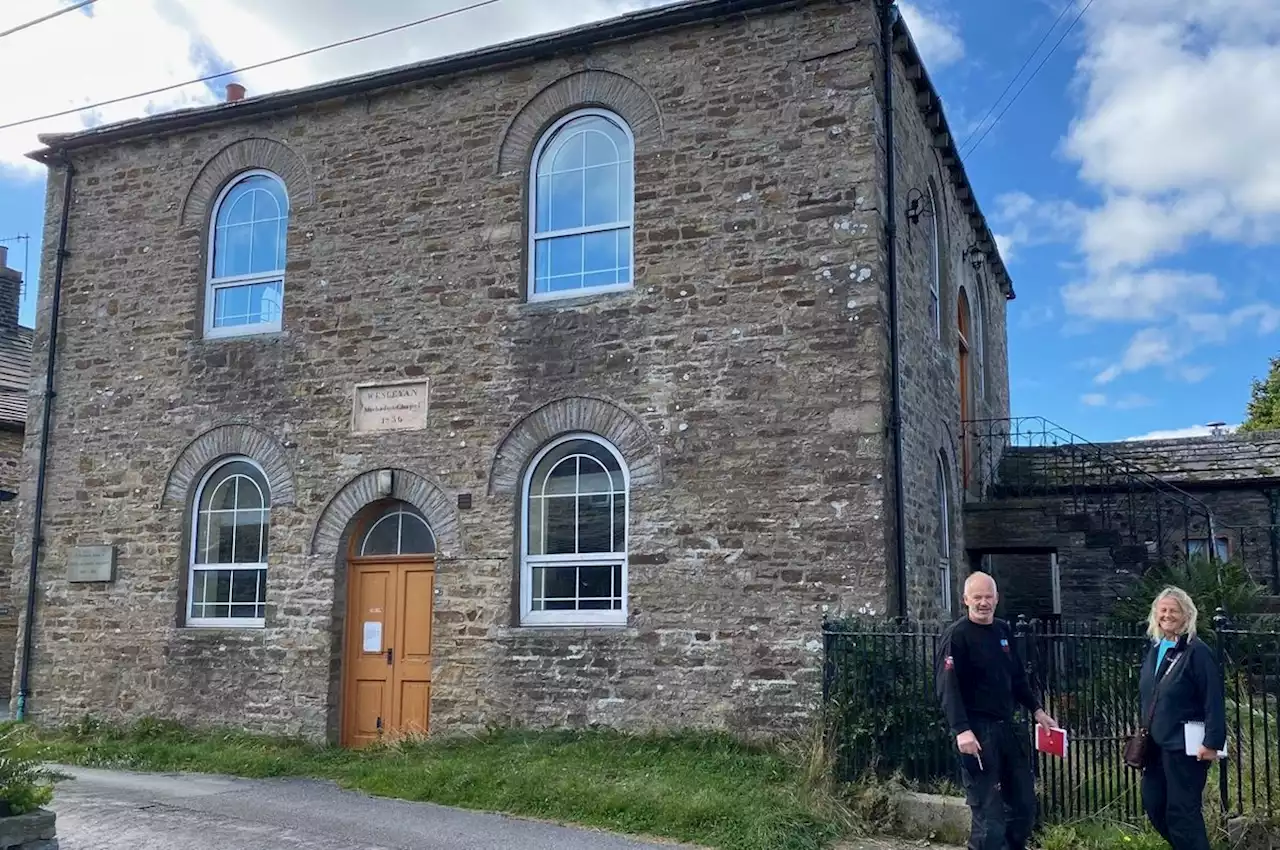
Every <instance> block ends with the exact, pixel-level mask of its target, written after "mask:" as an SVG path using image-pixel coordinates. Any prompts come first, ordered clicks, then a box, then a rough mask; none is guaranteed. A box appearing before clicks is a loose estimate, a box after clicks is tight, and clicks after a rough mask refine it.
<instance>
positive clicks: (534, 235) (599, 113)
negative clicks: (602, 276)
mask: <svg viewBox="0 0 1280 850" xmlns="http://www.w3.org/2000/svg"><path fill="white" fill-rule="evenodd" d="M591 116H595V117H597V118H603V119H605V120H606V121H609V122H611V123H612V124H615V125H616V126H617V127H618V128H619V129H621V130H622V132H623V134H624V135H625V136H626V137H627V143H628V144H629V145H631V180H629V181H628V184H627V185H628V186H630V189H629V190H628V197H627V198H626V199H625V200H626V208H627V210H628V212H629V213H630V214H629V215H628V216H627V218H626V219H624V220H620V221H616V222H611V223H609V224H593V225H590V226H588V227H571V228H568V229H565V230H551V231H548V232H546V233H539V232H538V167H539V165H540V163H541V162H542V155H543V154H544V153H545V152H546V148H547V144H548V143H549V142H550V141H551V140H552V139H554V138H555V137H556V134H557V133H559V132H560V129H561V128H562V127H564V126H565V125H566V124H568V123H570V122H572V121H576V120H577V119H579V118H588V117H591ZM528 186H529V209H528V216H529V226H528V230H529V244H528V246H527V249H526V250H527V251H528V266H529V279H528V281H527V286H528V292H527V297H528V299H529V301H530V302H535V301H559V300H563V299H565V298H585V297H589V296H592V295H605V294H608V293H611V292H626V291H627V290H630V289H634V288H635V278H636V215H635V205H636V140H635V136H634V135H633V134H632V132H631V126H630V125H629V124H627V122H626V121H624V120H622V116H620V115H618V114H616V113H614V112H610V111H609V110H607V109H579V110H576V111H574V112H571V113H569V114H568V115H565V116H564V117H563V118H561V119H560V120H559V121H556V123H554V124H552V125H551V126H550V127H549V128H548V129H547V131H546V132H545V133H543V134H542V138H540V139H539V140H538V144H537V146H536V147H535V148H534V149H533V159H531V160H530V163H529V174H528ZM624 228H630V230H631V249H630V250H629V251H628V252H627V254H628V256H629V257H630V258H631V280H629V281H627V282H626V283H615V284H612V285H610V286H592V287H585V288H582V289H568V290H564V291H561V292H538V291H537V288H538V265H537V256H538V243H539V242H541V241H544V240H548V239H556V238H559V237H562V236H578V235H581V234H587V233H609V232H616V231H618V230H622V229H624Z"/></svg>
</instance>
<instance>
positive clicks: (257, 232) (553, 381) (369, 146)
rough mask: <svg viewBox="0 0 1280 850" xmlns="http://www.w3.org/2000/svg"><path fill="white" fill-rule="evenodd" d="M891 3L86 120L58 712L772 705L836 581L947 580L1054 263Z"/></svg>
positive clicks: (459, 718)
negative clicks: (1017, 291)
mask: <svg viewBox="0 0 1280 850" xmlns="http://www.w3.org/2000/svg"><path fill="white" fill-rule="evenodd" d="M883 13H884V10H883V9H882V7H881V6H880V4H879V3H877V2H872V0H693V2H686V3H681V4H676V5H670V6H665V7H662V8H659V9H655V10H650V11H646V12H641V13H636V14H632V15H629V16H626V17H624V18H619V19H615V20H612V21H607V22H603V23H599V24H594V25H591V26H587V27H583V28H580V29H577V30H573V31H570V32H565V33H558V34H554V35H551V36H545V37H539V38H534V39H529V40H525V41H521V42H517V43H513V44H508V45H502V46H498V47H494V48H489V49H485V50H481V51H477V52H474V53H468V54H464V55H459V56H453V57H448V58H445V59H440V60H433V61H430V62H426V63H422V64H418V65H414V66H410V67H405V68H401V69H394V70H391V71H386V72H381V73H377V74H372V75H368V76H364V77H360V78H354V79H350V80H343V81H339V82H336V83H332V84H326V85H323V86H318V87H315V88H311V89H304V90H300V91H294V92H285V93H281V94H276V95H270V96H265V97H260V98H249V99H243V98H242V95H243V90H242V89H240V88H238V87H236V86H231V87H228V88H229V102H227V103H224V104H219V105H217V106H213V107H208V108H202V109H196V110H189V111H184V112H178V113H172V114H166V115H160V116H154V117H150V118H147V119H144V120H139V121H134V122H128V123H124V124H117V125H112V126H107V127H101V128H97V129H94V130H90V131H86V132H83V133H78V134H74V135H63V136H56V137H45V138H44V139H43V141H44V142H45V144H46V145H47V147H46V149H44V150H42V151H40V152H38V153H37V154H34V156H35V157H36V158H37V159H38V160H40V161H42V162H45V163H47V164H48V165H49V167H50V179H49V189H48V202H47V207H48V214H47V223H46V232H45V240H44V241H45V245H46V255H45V257H44V270H43V276H42V280H43V281H45V282H46V284H45V286H43V287H42V292H41V294H40V303H39V320H38V323H37V332H36V353H35V368H36V371H37V372H39V373H40V374H42V375H43V372H44V369H45V367H46V364H47V363H48V361H49V358H50V356H51V354H52V355H53V356H54V365H53V374H54V380H55V384H56V390H57V394H56V397H55V398H54V399H53V401H52V406H51V408H50V409H49V413H48V416H49V417H50V426H51V439H50V444H49V451H48V453H47V455H45V456H44V457H41V455H40V453H39V447H38V442H37V441H35V440H28V442H27V461H28V463H29V464H30V466H31V468H32V469H37V470H38V469H39V468H41V466H42V465H43V466H44V468H45V469H46V472H47V476H46V482H47V483H46V485H45V486H46V491H45V508H44V512H43V516H42V517H40V519H39V522H40V527H41V529H42V541H43V542H42V543H41V545H40V549H39V552H38V559H37V561H38V565H39V573H38V579H37V588H38V597H37V598H38V604H37V607H36V614H35V619H34V622H33V623H32V624H31V656H30V657H31V664H30V668H29V674H30V692H29V693H28V694H26V695H25V696H26V699H25V701H24V702H23V706H22V708H23V710H24V712H25V713H26V714H27V715H28V716H31V717H33V718H35V719H37V720H40V721H45V722H60V721H67V720H71V719H74V718H76V717H78V716H80V715H82V714H85V713H94V714H97V715H99V716H105V717H114V718H134V717H138V716H142V715H148V714H150V715H159V716H165V717H173V718H178V719H182V720H187V721H192V722H197V723H206V724H208V723H231V724H236V725H243V726H247V727H250V728H253V729H257V730H263V731H269V732H288V733H298V734H303V735H307V736H310V737H314V738H322V737H328V738H329V739H331V740H337V741H341V742H343V743H345V744H355V745H358V744H361V743H364V742H367V741H369V740H372V739H373V738H375V737H377V736H378V735H379V734H385V733H388V732H393V733H394V732H404V731H413V730H422V729H430V730H431V731H433V732H450V731H455V730H460V729H466V728H472V727H477V726H480V725H482V724H521V725H533V726H548V725H559V724H587V723H599V724H605V725H609V726H615V727H620V728H627V729H643V728H652V727H672V726H703V727H728V728H736V729H748V730H754V731H768V730H771V729H777V728H780V727H787V726H794V725H795V724H796V723H798V722H801V721H803V720H804V719H805V718H807V716H808V712H809V711H810V710H811V708H812V707H813V706H814V705H815V704H816V701H817V697H818V690H819V687H818V685H819V683H818V678H819V677H818V668H819V663H820V642H819V640H818V638H819V635H820V623H821V620H822V618H823V616H824V614H825V613H828V612H830V613H838V612H845V611H852V610H859V609H863V610H875V611H878V612H883V611H885V610H891V609H896V610H903V611H912V612H916V613H920V612H938V611H942V610H945V609H946V607H947V606H948V605H950V604H952V599H953V598H954V595H955V594H954V586H955V578H956V576H953V575H952V574H951V561H952V559H953V555H952V553H957V554H956V555H955V556H954V558H955V559H956V560H957V561H958V553H962V552H963V551H964V541H963V523H962V522H961V521H960V519H959V517H960V507H959V506H960V505H961V504H962V501H963V500H962V499H961V498H960V496H961V494H963V492H964V491H965V488H966V485H967V484H968V485H969V486H976V485H974V483H973V482H972V479H973V477H974V475H975V472H974V471H973V469H972V468H970V467H967V466H966V458H967V457H968V456H967V454H966V449H965V446H964V445H963V444H962V441H961V440H960V435H961V428H960V421H961V412H962V410H964V411H966V412H967V415H968V416H970V417H972V416H980V415H983V414H986V415H991V416H1005V415H1007V407H1008V379H1007V368H1006V346H1005V305H1006V301H1007V300H1008V299H1009V298H1011V297H1012V295H1013V292H1012V289H1011V286H1010V282H1009V280H1008V277H1007V275H1006V273H1005V271H1004V267H1003V265H1002V263H1001V261H1000V258H999V256H998V254H997V253H996V251H995V247H994V242H993V239H992V236H991V233H990V231H989V229H988V228H987V225H986V223H985V221H984V220H983V217H982V215H981V213H980V212H979V211H978V208H977V206H976V203H975V201H974V194H973V190H972V188H971V187H970V186H969V184H968V182H967V179H966V177H965V174H964V170H963V167H962V166H961V165H960V163H959V161H958V157H957V154H956V150H955V145H954V142H953V140H952V139H951V136H950V133H949V131H948V128H947V124H946V120H945V118H944V117H943V114H942V110H941V106H940V104H939V101H938V98H937V95H936V93H935V92H934V91H933V89H932V87H931V85H930V84H929V81H928V77H927V75H926V74H925V73H924V70H923V67H922V66H921V63H920V59H919V56H918V53H917V51H916V49H915V46H914V44H913V43H912V41H911V38H910V35H909V34H908V33H907V31H906V28H905V26H904V25H903V23H902V21H901V20H900V19H898V18H896V17H891V21H892V23H891V26H892V31H891V32H889V33H888V34H887V35H888V38H887V39H885V38H882V30H881V22H882V20H883V18H882V14H883ZM891 14H892V13H891ZM886 42H888V43H890V44H892V48H891V51H890V59H891V62H890V63H889V64H890V66H891V68H892V77H893V82H892V91H893V94H894V97H893V108H892V112H891V116H892V124H890V122H889V121H887V120H886V118H887V110H886V106H887V98H886V94H887V91H886V88H885V86H884V82H885V73H884V70H885V64H886V63H885V61H884V60H885V54H884V52H882V48H881V45H882V44H885V43H886ZM890 126H892V128H893V130H894V132H895V144H894V146H893V148H892V150H890V149H888V148H887V147H886V141H887V138H888V130H889V129H890ZM890 153H892V154H893V156H892V157H891V156H890ZM891 161H892V163H893V172H894V174H895V176H896V188H895V190H894V194H893V196H892V197H890V196H889V195H888V194H887V191H888V189H887V187H888V176H889V173H888V172H889V163H890V162H891ZM68 181H69V182H70V185H69V187H68ZM64 200H65V210H64ZM890 202H892V203H890ZM890 209H893V210H894V213H893V215H892V216H891V217H890V216H888V215H887V214H886V213H887V211H888V210H890ZM64 214H65V215H66V217H67V218H66V234H67V235H66V244H65V246H62V247H65V249H66V251H65V253H63V254H62V255H61V256H62V257H63V258H64V262H63V264H62V266H61V269H60V274H59V266H58V262H57V261H58V257H59V253H58V252H59V248H60V243H59V234H60V232H61V226H62V223H63V215H64ZM894 227H896V231H897V236H896V240H894V241H892V242H891V240H890V236H891V234H892V233H893V230H894ZM891 247H894V248H895V249H896V255H895V256H894V258H893V259H894V262H893V263H892V264H891V263H890V261H889V254H890V248H891ZM891 265H893V266H895V267H896V278H895V277H891V274H890V268H891ZM895 284H896V285H895ZM55 299H57V300H58V303H60V310H59V313H58V315H57V317H56V318H57V321H58V331H57V336H56V347H55V346H53V345H51V338H50V328H51V324H52V321H53V319H54V318H55V316H54V313H53V304H54V302H55ZM895 306H896V311H897V319H898V321H897V333H896V334H895V333H894V325H893V323H892V322H891V320H890V319H891V314H892V312H893V308H894V307H895ZM895 348H896V352H895ZM895 354H896V357H895ZM895 359H896V360H897V362H898V364H899V366H900V374H901V380H900V387H901V395H900V398H899V400H900V402H901V409H902V413H903V419H902V420H901V421H902V422H903V423H909V424H904V425H903V430H902V443H903V446H904V452H903V456H902V464H901V465H902V468H903V469H904V470H905V474H904V476H903V478H902V489H903V490H904V492H905V493H906V498H905V499H904V501H903V502H902V503H901V509H902V510H901V512H899V503H898V502H897V500H896V496H895V488H896V483H897V482H896V474H897V473H896V470H897V468H898V463H897V459H896V458H895V455H894V445H895V439H894V428H895V427H897V426H898V424H899V420H895V418H894V416H893V412H894V408H895V405H894V380H893V377H894V368H893V366H894V363H895ZM36 397H37V396H35V395H33V396H32V398H33V399H35V398H36ZM43 415H45V414H44V411H43V408H40V407H38V408H37V409H35V410H33V412H32V416H31V418H30V430H31V431H32V432H33V433H34V432H35V431H36V429H37V428H38V426H39V425H40V423H41V422H42V421H43V420H42V416H43ZM34 488H35V483H34V480H32V481H28V482H27V483H26V484H25V485H24V490H23V495H22V499H21V505H22V511H23V524H24V527H28V526H29V525H30V523H31V522H32V521H33V519H34V517H33V509H34V498H35V493H34ZM899 513H901V516H902V517H903V525H902V528H901V530H902V538H903V539H904V540H905V542H906V547H905V549H902V550H901V551H899V549H898V543H897V541H898V539H899V534H898V531H899V527H898V524H897V523H898V516H899ZM31 542H32V541H31V539H30V538H29V537H25V536H24V537H20V538H19V540H18V542H17V546H16V550H15V554H16V557H18V558H19V559H20V560H21V559H28V558H29V557H30V552H31V549H30V546H31ZM900 555H901V557H899V556H900ZM899 564H901V565H902V568H901V572H900V573H899V572H895V571H896V570H898V569H899V568H898V567H897V566H896V565H899ZM24 629H25V627H24ZM19 657H20V658H21V652H20V653H19ZM15 675H16V676H17V677H19V680H20V676H21V671H19V672H18V673H17V674H15Z"/></svg>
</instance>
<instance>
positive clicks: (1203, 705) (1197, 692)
mask: <svg viewBox="0 0 1280 850" xmlns="http://www.w3.org/2000/svg"><path fill="white" fill-rule="evenodd" d="M1196 614H1197V612H1196V606H1195V603H1194V602H1192V601H1191V597H1190V596H1188V595H1187V594H1186V592H1185V591H1183V590H1181V589H1179V588H1176V587H1167V588H1165V589H1164V590H1162V591H1160V593H1159V595H1158V596H1156V598H1155V601H1153V602H1152V603H1151V614H1150V616H1149V617H1148V618H1147V632H1148V634H1150V635H1151V650H1150V651H1149V652H1148V653H1147V659H1146V661H1145V662H1143V665H1142V675H1141V677H1140V679H1139V691H1140V692H1141V695H1142V719H1143V720H1144V721H1147V723H1146V728H1147V730H1148V731H1149V733H1150V741H1149V742H1148V745H1147V763H1146V765H1145V766H1144V767H1143V770H1142V807H1143V808H1144V809H1145V810H1146V813H1147V819H1148V820H1150V821H1151V825H1152V826H1154V827H1155V829H1156V832H1159V833H1160V835H1161V836H1163V837H1164V839H1165V840H1166V841H1168V842H1169V844H1170V845H1172V847H1173V850H1209V835H1208V832H1207V831H1206V830H1205V825H1204V811H1203V798H1204V786H1205V781H1206V780H1207V779H1208V777H1209V766H1210V765H1211V764H1212V763H1213V762H1214V761H1216V760H1217V758H1218V751H1219V750H1221V749H1222V748H1223V747H1224V746H1225V745H1226V741H1227V724H1226V715H1227V710H1226V698H1225V696H1224V693H1223V686H1222V671H1221V670H1220V669H1219V667H1218V662H1217V660H1216V659H1215V658H1214V655H1213V651H1212V650H1211V649H1210V648H1209V647H1208V646H1207V645H1205V643H1204V641H1202V640H1200V639H1198V638H1197V637H1196ZM1153 700H1154V706H1155V710H1154V712H1153V711H1152V701H1153ZM1188 723H1198V724H1203V728H1204V737H1203V744H1202V745H1201V746H1200V747H1199V748H1198V751H1197V754H1196V755H1194V756H1189V755H1187V753H1186V749H1187V744H1186V724H1188Z"/></svg>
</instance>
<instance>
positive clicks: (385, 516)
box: [356, 502, 436, 558]
mask: <svg viewBox="0 0 1280 850" xmlns="http://www.w3.org/2000/svg"><path fill="white" fill-rule="evenodd" d="M435 551H436V537H435V535H434V534H432V533H431V526H429V525H428V524H427V520H426V518H425V517H423V516H422V514H420V513H418V511H417V510H416V509H415V508H413V506H411V505H408V504H406V503H404V502H392V503H391V504H390V505H388V506H387V507H386V509H385V510H384V511H383V512H382V513H381V514H380V515H379V516H378V517H377V519H375V520H374V521H373V523H372V524H370V526H369V530H368V531H366V532H365V534H364V537H363V539H362V540H361V541H360V546H359V548H358V549H357V550H356V554H357V555H358V556H359V557H361V558H370V557H375V556H379V555H434V554H435Z"/></svg>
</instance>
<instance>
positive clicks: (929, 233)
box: [925, 182, 942, 339]
mask: <svg viewBox="0 0 1280 850" xmlns="http://www.w3.org/2000/svg"><path fill="white" fill-rule="evenodd" d="M925 232H926V240H927V247H928V250H929V257H928V260H929V271H928V275H929V326H930V328H931V329H932V330H933V336H934V338H935V339H942V204H941V203H940V202H939V199H938V193H937V192H936V191H935V190H934V188H933V183H932V182H930V183H929V215H928V222H927V224H926V228H925Z"/></svg>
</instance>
